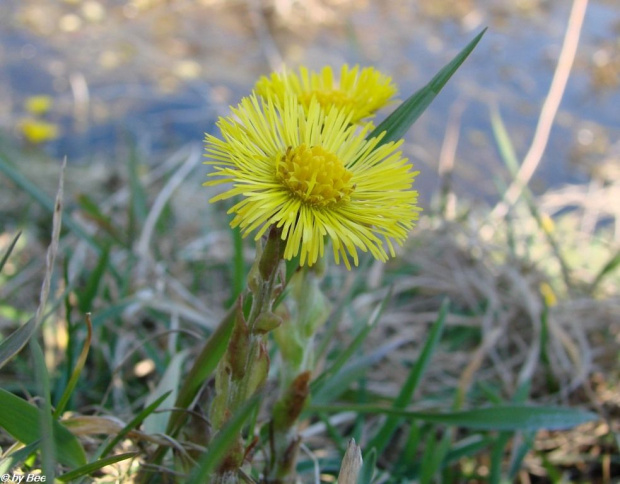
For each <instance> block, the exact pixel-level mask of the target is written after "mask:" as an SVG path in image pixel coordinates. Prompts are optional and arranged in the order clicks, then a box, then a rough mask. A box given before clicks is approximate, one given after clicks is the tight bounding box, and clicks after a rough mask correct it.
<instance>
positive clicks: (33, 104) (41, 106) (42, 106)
mask: <svg viewBox="0 0 620 484" xmlns="http://www.w3.org/2000/svg"><path fill="white" fill-rule="evenodd" d="M53 103H54V101H53V99H52V98H51V97H50V96H46V95H43V94H41V95H39V96H30V97H29V98H27V99H26V101H25V102H24V107H25V108H26V111H28V112H29V113H31V114H34V115H37V116H38V115H43V114H45V113H47V112H48V111H49V110H50V109H51V108H52V104H53Z"/></svg>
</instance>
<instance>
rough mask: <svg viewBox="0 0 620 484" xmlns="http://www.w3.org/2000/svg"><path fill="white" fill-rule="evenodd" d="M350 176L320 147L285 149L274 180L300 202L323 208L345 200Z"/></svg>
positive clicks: (336, 158) (349, 188)
mask: <svg viewBox="0 0 620 484" xmlns="http://www.w3.org/2000/svg"><path fill="white" fill-rule="evenodd" d="M352 176H353V173H351V172H350V171H349V170H347V169H346V168H345V166H344V164H343V163H342V161H341V160H340V159H339V158H338V157H337V156H336V155H335V154H333V153H331V152H329V151H327V150H325V149H323V148H322V147H320V146H312V147H310V148H308V147H307V146H306V145H304V144H302V145H300V146H298V147H296V148H293V147H291V146H289V147H288V148H287V150H286V153H284V154H283V155H282V156H281V157H280V159H279V160H278V163H277V166H276V177H277V179H278V181H280V182H281V183H283V184H284V185H285V186H286V187H287V188H288V189H289V190H290V192H291V193H292V194H293V195H295V196H296V197H298V198H300V199H301V200H303V201H304V202H306V203H308V204H310V205H313V206H319V207H324V206H326V205H331V204H334V203H338V202H340V201H343V200H345V201H346V200H349V195H351V193H352V192H353V190H354V188H355V187H354V186H353V184H352V183H351V177H352Z"/></svg>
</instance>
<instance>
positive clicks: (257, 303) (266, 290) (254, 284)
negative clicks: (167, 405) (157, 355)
mask: <svg viewBox="0 0 620 484" xmlns="http://www.w3.org/2000/svg"><path fill="white" fill-rule="evenodd" d="M283 246H284V243H283V241H282V240H281V233H280V230H279V229H277V228H276V227H275V226H272V227H271V229H270V230H269V233H268V235H267V240H266V242H265V243H264V246H263V245H261V244H259V245H258V246H257V252H256V260H255V262H254V265H253V267H252V269H251V271H250V274H249V277H248V287H249V292H250V293H251V297H252V305H251V308H250V311H249V314H248V316H247V319H246V317H245V315H244V311H243V296H240V297H239V298H238V300H237V304H236V315H235V323H234V328H233V330H232V335H231V337H230V340H229V343H228V347H227V349H226V352H225V353H224V356H223V357H222V359H221V360H220V362H219V363H218V366H217V369H216V373H215V397H214V399H213V402H212V404H211V408H210V412H209V420H210V422H211V425H212V435H216V434H217V432H218V431H219V430H220V429H221V428H222V427H223V425H224V424H225V423H226V422H227V421H228V419H229V418H230V417H231V416H232V415H234V413H235V412H236V411H238V410H239V408H241V406H242V405H243V404H244V403H245V402H246V401H247V400H248V399H250V398H251V397H252V396H253V395H254V394H256V392H257V391H259V390H260V389H261V388H262V387H263V386H264V384H265V381H266V379H267V374H268V373H269V354H268V352H267V346H266V335H267V333H268V332H269V331H271V330H273V329H275V328H276V327H277V326H278V325H279V324H280V319H279V317H277V316H276V315H275V314H273V312H272V308H273V302H274V300H275V299H276V298H277V296H278V295H279V293H280V292H281V287H282V285H281V284H279V283H278V274H279V267H280V262H281V260H282V253H283ZM245 454H246V444H245V441H244V439H243V435H242V434H241V433H240V434H239V435H238V437H237V440H236V442H235V443H234V444H233V445H232V447H231V448H230V450H229V451H228V453H227V455H226V456H225V457H224V459H223V460H222V462H221V463H220V464H219V466H218V468H217V470H216V474H215V476H213V482H217V483H221V484H224V483H225V484H233V483H237V482H239V477H238V471H239V469H240V468H241V466H242V465H243V461H244V459H245Z"/></svg>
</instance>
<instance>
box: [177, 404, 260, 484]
mask: <svg viewBox="0 0 620 484" xmlns="http://www.w3.org/2000/svg"><path fill="white" fill-rule="evenodd" d="M260 397H261V395H254V396H253V397H252V398H250V399H249V400H248V401H247V402H245V403H244V404H243V405H242V406H241V408H240V409H239V410H238V411H237V412H235V414H234V415H233V416H232V417H231V418H230V420H229V421H228V422H227V423H226V425H224V427H223V428H222V429H221V430H220V431H219V432H218V433H217V435H216V436H215V438H214V439H213V440H212V441H211V443H210V444H209V448H208V450H207V451H206V452H205V453H204V454H203V455H202V457H201V458H200V459H199V460H198V466H197V467H196V468H195V469H194V472H192V473H191V475H190V477H189V479H188V480H187V481H186V482H185V484H204V483H205V482H211V481H210V480H209V476H210V475H211V474H212V473H213V471H214V470H215V468H216V466H217V465H218V464H219V463H220V462H221V460H222V458H224V457H225V456H226V452H227V451H228V449H230V447H231V446H232V444H233V443H234V442H235V441H236V440H237V438H238V436H239V433H240V432H241V430H242V428H243V425H244V424H245V422H246V421H247V420H248V419H249V418H250V417H251V416H252V415H253V414H254V412H255V410H256V407H257V406H258V404H259V402H260Z"/></svg>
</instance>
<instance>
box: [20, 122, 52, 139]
mask: <svg viewBox="0 0 620 484" xmlns="http://www.w3.org/2000/svg"><path fill="white" fill-rule="evenodd" d="M19 128H20V131H21V132H22V135H23V136H24V138H26V140H28V141H29V142H30V143H34V144H39V143H45V142H46V141H52V140H54V139H56V138H58V136H59V135H60V129H59V128H58V125H56V124H54V123H50V122H47V121H44V120H42V119H35V118H26V119H23V120H22V121H21V122H20V123H19Z"/></svg>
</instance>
